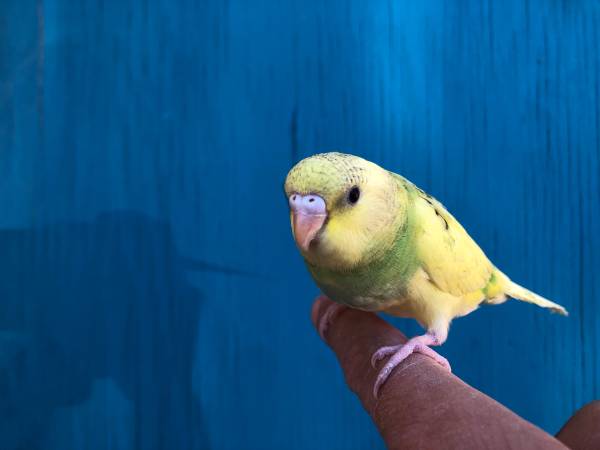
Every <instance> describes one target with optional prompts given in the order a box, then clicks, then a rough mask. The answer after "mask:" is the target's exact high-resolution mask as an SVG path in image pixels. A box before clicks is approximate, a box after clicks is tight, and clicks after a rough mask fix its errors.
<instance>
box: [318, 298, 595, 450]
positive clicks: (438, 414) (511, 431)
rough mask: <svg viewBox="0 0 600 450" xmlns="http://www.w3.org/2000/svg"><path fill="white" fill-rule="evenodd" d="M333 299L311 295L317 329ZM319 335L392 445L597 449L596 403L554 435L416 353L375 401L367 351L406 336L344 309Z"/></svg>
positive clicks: (372, 316)
mask: <svg viewBox="0 0 600 450" xmlns="http://www.w3.org/2000/svg"><path fill="white" fill-rule="evenodd" d="M332 304H333V302H332V301H331V300H329V299H327V298H326V297H323V296H322V297H319V298H317V300H316V301H315V303H314V305H313V309H312V321H313V324H315V327H317V324H318V323H319V321H320V319H321V317H322V316H323V314H324V313H325V311H326V310H327V309H328V307H330V306H332ZM325 338H326V341H327V344H328V345H329V346H330V347H331V348H332V350H333V351H334V353H335V354H336V356H337V358H338V360H339V362H340V365H341V367H342V370H343V372H344V375H345V378H346V382H347V383H348V386H349V388H350V389H351V390H352V391H353V392H354V393H355V394H356V395H357V396H358V398H359V399H360V401H361V403H362V404H363V407H364V408H365V409H366V410H367V412H368V413H369V414H370V416H371V418H372V419H373V421H374V422H375V425H376V426H377V428H378V429H379V432H380V433H381V435H382V437H383V440H384V441H385V443H386V445H387V447H388V448H390V449H406V448H415V449H416V448H427V449H429V448H444V449H461V450H462V449H478V450H481V449H524V448H527V449H536V448H539V449H566V448H571V449H592V448H594V449H597V448H600V427H598V426H597V424H598V423H600V401H596V402H593V403H591V404H589V405H587V406H586V407H584V408H582V409H581V410H580V411H579V412H578V413H576V414H575V415H574V416H573V417H572V418H571V419H570V420H569V422H568V423H567V424H566V425H565V426H564V427H563V429H562V430H561V431H560V432H559V433H558V435H557V437H556V438H555V437H553V436H551V435H550V434H548V433H546V432H545V431H543V430H541V429H540V428H538V427H536V426H535V425H533V424H531V423H530V422H528V421H526V420H524V419H523V418H521V417H519V416H518V415H516V414H515V413H513V412H512V411H510V410H509V409H507V408H506V407H504V406H502V405H501V404H500V403H498V402H496V401H495V400H493V399H492V398H490V397H488V396H487V395H485V394H483V393H481V392H479V391H478V390H476V389H474V388H473V387H471V386H469V385H467V384H466V383H464V382H463V381H462V380H460V379H459V378H458V377H456V376H455V375H453V374H451V373H449V372H448V371H446V370H444V369H443V368H442V367H441V366H439V364H436V363H435V362H434V361H433V360H431V359H430V358H428V357H426V356H423V355H421V354H419V353H415V354H413V355H411V356H410V357H409V358H407V359H406V361H404V362H403V363H402V364H401V365H399V366H398V367H397V368H396V369H395V370H394V372H393V373H392V374H391V375H390V377H389V378H388V380H387V381H386V383H385V385H384V386H383V387H382V389H381V391H380V393H379V397H378V398H377V399H376V398H375V397H374V396H373V384H374V383H375V379H376V377H377V373H378V371H377V370H376V369H373V367H371V362H370V359H371V355H372V354H373V352H375V351H376V350H377V349H378V348H380V347H382V346H384V345H397V344H401V343H403V342H406V340H407V339H406V337H405V336H404V335H403V334H402V333H401V332H400V331H398V330H397V329H395V328H394V327H392V326H391V325H389V324H388V323H386V322H385V321H384V320H382V319H380V318H379V317H377V316H376V315H375V314H372V313H366V312H362V311H358V310H353V309H346V310H344V311H342V312H341V313H340V314H339V315H337V316H336V317H335V318H334V319H333V321H332V323H331V324H330V326H329V327H328V329H327V332H326V334H325ZM567 446H569V447H567Z"/></svg>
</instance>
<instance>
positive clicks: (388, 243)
mask: <svg viewBox="0 0 600 450" xmlns="http://www.w3.org/2000/svg"><path fill="white" fill-rule="evenodd" d="M353 188H354V189H359V191H360V197H359V199H358V201H357V202H356V203H352V204H351V203H350V202H349V201H348V192H349V191H350V190H351V189H353ZM285 191H286V195H287V196H288V197H290V196H292V195H294V194H297V195H300V196H303V195H315V196H318V197H320V198H322V199H323V201H324V203H325V205H326V216H327V218H326V220H325V222H324V223H323V224H322V226H321V228H320V229H319V230H318V233H317V234H316V235H315V237H314V239H312V241H311V243H310V246H309V247H308V248H301V253H302V256H303V257H304V259H305V261H306V264H307V266H308V269H309V271H310V273H311V275H312V276H313V278H314V280H315V281H316V283H317V284H318V286H319V287H320V288H321V289H322V291H323V292H324V293H325V294H326V295H327V296H328V297H330V298H331V299H332V300H334V301H335V302H338V303H340V304H344V305H346V306H350V307H353V308H358V309H363V310H367V311H384V312H386V313H389V314H391V315H394V316H400V317H412V318H414V319H416V320H417V321H419V323H420V324H421V325H422V326H423V327H424V328H426V329H427V330H428V331H429V333H430V334H431V335H433V336H435V340H434V341H435V342H434V343H438V344H440V343H443V342H444V341H445V339H446V336H447V332H448V327H449V324H450V322H451V321H452V319H453V318H455V317H459V316H464V315H466V314H468V313H470V312H471V311H473V310H475V309H476V308H477V307H478V306H479V305H480V304H481V303H494V304H495V303H501V302H503V301H504V300H506V298H507V297H512V298H515V299H518V300H523V301H526V302H529V303H533V304H536V305H538V306H541V307H544V308H550V309H551V310H553V311H554V312H558V313H560V314H564V315H566V314H567V312H566V310H565V309H564V308H563V307H562V306H560V305H558V304H556V303H553V302H551V301H549V300H546V299H544V298H542V297H540V296H538V295H536V294H534V293H532V292H530V291H528V290H526V289H525V288H523V287H521V286H519V285H517V284H516V283H514V282H512V281H511V280H510V279H509V278H508V277H507V276H506V275H504V274H503V273H502V272H501V271H500V270H499V269H498V268H496V267H495V266H494V265H493V264H492V263H491V262H490V261H489V259H488V258H487V257H486V255H485V254H484V253H483V251H482V250H481V249H480V248H479V246H478V245H477V244H476V243H475V241H474V240H473V239H472V238H471V237H470V236H469V235H468V234H467V232H466V231H465V229H464V228H463V227H462V226H461V225H460V223H459V222H458V221H457V220H456V219H455V218H454V217H453V216H452V215H451V214H450V213H449V212H448V211H447V210H446V209H445V208H444V207H443V205H442V204H441V203H440V202H438V201H437V200H435V199H434V198H433V197H431V196H429V195H428V194H426V193H425V192H423V191H422V190H421V189H419V188H418V187H416V186H415V185H414V184H413V183H411V182H410V181H408V180H406V179H405V178H403V177H401V176H400V175H397V174H395V173H392V172H389V171H387V170H385V169H383V168H381V167H379V166H377V165H375V164H373V163H371V162H369V161H366V160H364V159H362V158H359V157H356V156H353V155H346V154H341V153H325V154H319V155H315V156H312V157H309V158H306V159H304V160H302V161H300V162H299V163H298V164H297V165H296V166H294V167H293V168H292V169H291V170H290V172H289V174H288V176H287V179H286V181H285ZM290 198H291V197H290ZM294 213H295V212H294V211H292V214H294Z"/></svg>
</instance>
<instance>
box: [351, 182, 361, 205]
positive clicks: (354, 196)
mask: <svg viewBox="0 0 600 450" xmlns="http://www.w3.org/2000/svg"><path fill="white" fill-rule="evenodd" d="M359 198H360V189H359V188H358V186H354V187H353V188H352V189H350V192H348V201H349V202H350V203H351V204H353V205H354V204H355V203H356V202H357V201H358V199H359Z"/></svg>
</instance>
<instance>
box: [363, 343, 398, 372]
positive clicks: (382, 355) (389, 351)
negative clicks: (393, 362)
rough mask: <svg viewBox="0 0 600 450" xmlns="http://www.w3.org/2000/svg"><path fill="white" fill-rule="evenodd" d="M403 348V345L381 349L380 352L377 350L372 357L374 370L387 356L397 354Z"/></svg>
mask: <svg viewBox="0 0 600 450" xmlns="http://www.w3.org/2000/svg"><path fill="white" fill-rule="evenodd" d="M401 347H402V345H392V346H389V347H381V348H380V349H379V350H377V351H376V352H375V353H373V356H371V366H373V368H375V365H376V364H377V362H378V361H380V360H382V359H383V358H385V357H386V356H389V355H391V354H393V353H396V352H397V351H398V350H399V349H400V348H401Z"/></svg>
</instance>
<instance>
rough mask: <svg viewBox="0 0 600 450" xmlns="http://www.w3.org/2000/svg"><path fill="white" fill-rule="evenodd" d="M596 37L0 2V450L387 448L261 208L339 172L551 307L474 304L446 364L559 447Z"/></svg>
mask: <svg viewBox="0 0 600 450" xmlns="http://www.w3.org/2000/svg"><path fill="white" fill-rule="evenodd" d="M599 27H600V5H599V4H598V2H595V1H591V0H589V1H585V0H582V1H560V0H552V1H533V0H530V1H522V0H507V1H504V2H491V1H485V0H476V1H472V2H443V1H431V2H414V1H408V0H406V1H405V0H402V1H394V0H388V1H382V0H374V1H370V2H361V1H352V0H347V1H341V0H339V1H338V0H327V1H314V2H313V1H308V2H303V1H299V0H284V1H281V2H245V1H239V0H228V1H222V0H219V1H217V0H206V1H194V0H180V1H177V2H172V1H167V0H155V1H147V0H140V1H135V2H134V1H128V2H127V1H126V2H122V1H112V0H108V1H107V0H80V1H78V2H68V1H66V0H37V1H35V0H3V1H2V2H1V3H0V199H1V201H2V204H3V205H4V208H3V211H4V213H3V214H2V215H1V216H0V226H1V230H0V250H1V251H0V254H2V255H3V258H2V259H1V260H0V398H2V399H3V401H2V407H1V408H0V418H1V419H0V448H2V449H6V450H13V449H14V450H17V449H52V450H55V449H56V450H58V449H67V448H78V449H79V448H81V449H83V448H85V449H130V448H138V449H144V450H146V449H179V448H181V449H199V448H215V449H238V448H256V449H267V448H273V449H278V448H287V449H307V448H311V449H317V448H327V449H365V448H382V447H383V444H382V442H381V440H380V438H379V436H378V435H377V433H376V432H375V430H374V427H373V426H372V424H371V422H370V420H369V418H368V416H367V415H366V414H365V413H364V412H363V411H362V410H361V408H360V405H359V403H358V402H357V401H356V399H355V398H354V397H353V395H352V394H351V393H350V392H348V390H347V389H346V387H345V385H344V381H343V379H342V376H341V374H340V371H339V369H338V368H337V366H336V362H335V359H334V358H333V356H332V355H331V354H330V352H329V350H328V349H327V348H326V347H325V346H324V345H322V344H321V342H320V341H319V339H318V337H317V335H316V333H315V332H314V331H313V330H312V328H311V325H310V320H309V317H308V316H309V309H310V304H311V300H312V298H313V297H314V295H315V294H316V293H317V291H316V288H315V287H314V285H313V283H312V281H311V280H310V278H309V276H308V274H307V272H306V270H305V268H304V267H303V264H302V262H301V258H300V256H299V255H298V253H297V251H296V250H295V247H294V244H293V240H292V238H291V234H290V231H289V218H288V213H287V203H286V200H285V198H284V196H283V194H282V188H281V186H282V183H283V180H284V177H285V174H286V172H287V170H288V169H289V168H290V167H291V165H292V164H293V163H294V162H296V161H298V160H299V159H300V158H302V157H304V156H307V155H309V154H311V153H314V152H316V151H326V150H333V149H337V150H342V151H345V152H350V153H355V154H358V155H361V156H364V157H366V158H368V159H370V160H373V161H375V162H377V163H379V164H381V165H383V166H385V167H387V168H389V169H391V170H394V171H396V172H398V173H401V174H402V175H404V176H406V177H407V178H409V179H410V180H412V181H413V182H415V183H416V184H418V185H419V186H421V187H422V188H423V189H425V190H427V191H429V192H430V193H431V194H433V195H434V196H436V197H437V198H438V199H439V200H440V201H442V202H443V203H444V204H445V206H447V207H448V209H449V210H450V211H451V212H452V213H453V214H454V215H455V216H456V217H457V219H459V220H460V221H461V222H462V224H463V225H464V226H465V227H466V228H467V230H469V232H470V233H471V234H472V235H473V237H475V239H476V240H477V241H478V242H479V243H480V245H481V246H482V248H483V249H484V250H485V251H486V252H487V254H488V255H489V257H490V258H491V259H492V260H493V261H494V262H495V263H496V264H497V265H498V266H499V267H500V268H501V269H502V270H503V271H505V272H506V273H507V275H509V276H510V277H511V278H513V279H514V280H515V281H517V282H519V283H521V284H523V285H525V286H527V287H529V288H531V289H532V290H534V291H536V292H538V293H540V294H541V295H544V296H546V297H548V298H550V299H552V300H555V301H557V302H558V303H561V304H563V305H565V306H566V307H567V308H568V309H569V311H570V313H571V316H570V317H569V318H568V319H564V318H562V317H557V316H552V315H549V314H548V313H547V311H543V310H540V309H536V308H534V307H532V306H528V305H523V304H517V303H516V302H512V303H508V304H505V305H502V306H498V307H486V308H483V309H481V310H480V311H478V312H476V313H474V314H472V315H471V316H469V317H467V318H463V319H459V320H457V321H456V322H455V323H454V325H453V328H452V329H451V331H450V336H449V340H448V342H447V344H446V345H444V347H443V349H442V353H443V354H444V355H445V356H447V357H448V358H449V359H450V360H451V361H452V366H453V368H454V369H455V372H456V373H457V374H458V375H459V376H461V377H462V378H463V379H464V380H465V381H466V382H468V383H471V384H472V385H473V386H475V387H476V388H478V389H481V390H482V391H483V392H485V393H486V394H488V395H490V396H491V397H493V398H495V399H496V400H498V401H499V402H501V403H503V404H504V405H506V406H507V407H509V408H511V409H513V410H514V411H515V412H517V413H518V414H520V415H522V416H523V417H524V418H526V419H528V420H531V421H533V422H534V423H535V424H537V425H539V426H541V427H543V428H544V429H546V430H548V431H550V432H555V431H557V430H558V429H559V428H560V426H561V425H562V424H563V422H564V421H565V420H566V419H567V418H568V417H569V416H570V414H571V413H572V412H573V411H574V410H575V409H577V408H578V407H580V406H582V405H583V404H584V403H587V402H588V401H590V400H592V399H593V398H598V397H599V396H600V385H599V383H600V381H599V380H600V362H599V358H600V355H599V349H600V287H599V284H598V282H597V279H596V276H597V274H598V272H599V271H600V233H599V231H600V210H599V208H598V205H599V204H600V49H599V47H598V46H599V45H600V40H599V38H600V28H599ZM394 323H396V324H398V325H399V326H400V327H401V328H402V329H403V331H405V332H406V333H407V334H413V333H415V332H417V331H418V328H417V326H416V325H415V324H413V323H411V322H410V321H395V322H394ZM515 367H519V368H521V370H519V371H517V370H514V369H515ZM523 372H525V373H526V376H523V375H522V374H523Z"/></svg>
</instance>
